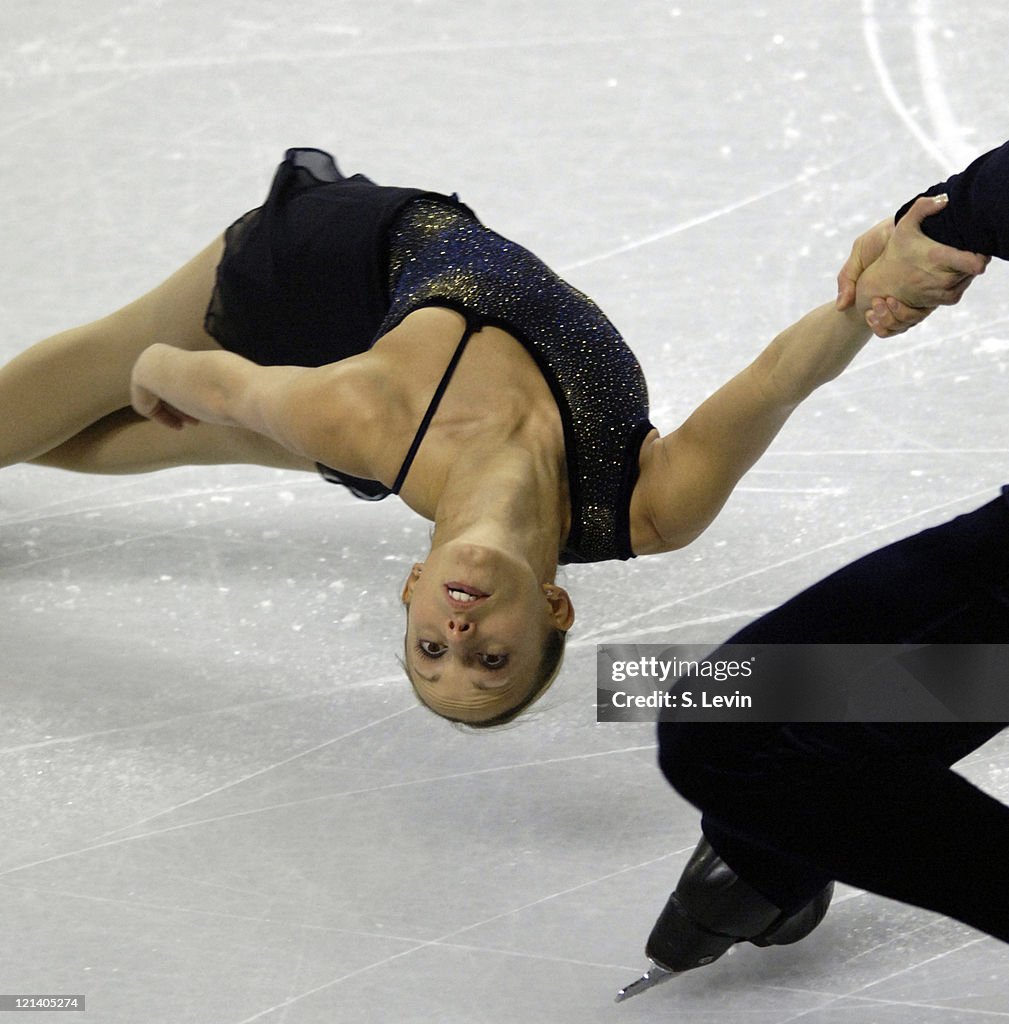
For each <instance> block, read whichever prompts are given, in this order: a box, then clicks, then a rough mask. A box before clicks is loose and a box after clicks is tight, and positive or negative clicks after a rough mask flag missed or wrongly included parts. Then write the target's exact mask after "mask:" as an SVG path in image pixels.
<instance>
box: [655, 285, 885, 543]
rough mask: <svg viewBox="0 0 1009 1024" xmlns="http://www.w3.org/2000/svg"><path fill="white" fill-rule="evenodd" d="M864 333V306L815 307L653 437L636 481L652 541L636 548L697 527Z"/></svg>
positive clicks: (684, 537) (693, 533) (679, 538)
mask: <svg viewBox="0 0 1009 1024" xmlns="http://www.w3.org/2000/svg"><path fill="white" fill-rule="evenodd" d="M870 336H871V332H870V330H869V328H868V327H867V326H866V323H865V320H864V315H863V313H862V312H859V311H858V310H857V309H854V308H852V309H848V310H846V311H843V312H842V311H839V310H838V309H836V308H835V305H834V303H829V304H827V305H824V306H821V307H819V308H818V309H815V310H813V311H812V312H811V313H808V314H807V315H806V316H804V317H803V318H802V319H801V320H799V321H798V322H797V323H795V324H793V325H792V326H791V327H789V328H787V329H786V330H784V331H782V333H781V334H779V335H778V336H777V337H776V338H775V339H774V341H773V342H771V344H770V345H768V347H767V348H766V349H764V351H763V352H762V353H761V354H760V355H759V356H758V357H757V358H756V359H755V360H754V361H753V362H752V363H751V364H750V365H749V366H747V367H746V368H745V369H744V370H743V371H742V372H740V373H739V374H737V375H736V376H735V377H733V378H732V379H731V380H730V381H728V382H727V383H726V384H724V385H723V386H722V387H720V388H719V389H718V390H717V391H716V392H715V393H714V394H713V395H711V397H710V398H708V399H706V400H705V401H704V402H703V403H702V404H701V405H700V406H699V407H698V408H697V409H696V410H694V412H693V413H691V415H690V416H689V417H688V418H687V420H686V421H685V422H684V423H683V424H682V426H680V427H679V428H678V429H677V430H674V431H673V432H672V433H671V434H668V435H666V436H665V437H661V438H658V439H657V440H655V441H654V442H652V445H653V447H652V449H651V450H650V451H649V452H648V453H647V454H646V458H645V460H644V462H643V468H642V477H641V480H640V483H639V486H641V487H642V489H643V490H642V498H643V501H644V505H643V510H644V514H645V515H646V517H647V519H648V520H649V522H650V529H648V530H647V531H646V532H647V533H648V534H650V535H651V536H652V540H651V541H650V542H649V543H648V549H647V550H641V551H639V552H638V553H639V554H646V553H654V552H658V551H671V550H674V549H676V548H680V547H683V546H684V545H686V544H689V543H690V542H691V541H692V540H694V538H696V537H697V536H698V535H699V534H700V533H701V532H703V531H704V529H706V528H707V526H708V525H709V524H710V523H711V521H712V520H713V519H714V518H715V516H716V515H717V514H718V512H719V511H720V510H721V508H722V506H723V505H724V504H725V502H726V500H727V499H728V497H729V495H730V494H731V493H732V490H733V488H734V487H735V486H736V484H737V483H738V482H739V480H740V478H741V477H742V476H743V474H744V473H745V472H746V471H747V470H748V469H749V468H750V467H751V466H752V465H753V464H754V463H755V462H756V461H757V459H758V458H760V456H761V455H762V454H763V453H764V451H765V450H766V449H767V447H768V445H769V444H770V443H771V441H772V440H773V439H774V437H775V436H776V435H777V433H778V431H779V430H781V428H782V426H784V424H785V422H786V420H787V419H788V417H789V416H790V415H791V413H792V411H793V410H794V409H795V408H796V406H798V405H799V403H800V402H802V401H803V399H805V398H806V397H807V396H808V395H809V394H810V393H811V392H812V391H814V390H815V389H816V388H817V387H819V386H820V385H821V384H825V383H826V382H827V381H829V380H832V379H833V378H834V377H836V376H837V375H838V374H839V373H841V371H842V370H843V369H844V368H845V367H846V366H847V365H848V364H849V363H850V362H851V360H852V359H854V357H855V355H856V354H857V353H858V351H859V350H860V349H861V348H862V346H863V345H864V344H865V343H866V341H867V340H868V339H869V337H870Z"/></svg>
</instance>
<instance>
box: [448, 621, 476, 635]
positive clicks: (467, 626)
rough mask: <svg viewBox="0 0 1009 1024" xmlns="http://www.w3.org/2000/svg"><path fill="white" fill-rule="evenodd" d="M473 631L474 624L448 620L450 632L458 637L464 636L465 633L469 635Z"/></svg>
mask: <svg viewBox="0 0 1009 1024" xmlns="http://www.w3.org/2000/svg"><path fill="white" fill-rule="evenodd" d="M472 629H473V624H472V623H471V622H467V621H466V620H465V619H449V620H448V630H449V632H450V633H452V634H454V635H456V636H462V635H463V634H465V633H469V632H471V631H472Z"/></svg>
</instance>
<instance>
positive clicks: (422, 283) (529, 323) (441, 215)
mask: <svg viewBox="0 0 1009 1024" xmlns="http://www.w3.org/2000/svg"><path fill="white" fill-rule="evenodd" d="M389 281H390V298H391V306H390V310H389V315H388V316H387V317H386V319H385V322H384V323H383V324H382V327H381V329H380V331H379V334H384V333H386V332H387V331H389V330H391V329H392V328H393V327H395V326H396V324H398V323H399V322H400V321H401V320H402V319H403V318H404V317H405V316H407V315H408V314H409V313H411V312H413V311H414V310H416V309H419V308H421V307H423V306H448V307H450V308H453V309H456V310H458V311H459V312H460V313H462V314H463V315H464V316H466V317H467V319H468V321H469V323H470V326H471V327H473V328H475V329H479V327H480V326H482V325H491V326H497V327H501V328H502V329H504V330H505V331H507V332H508V333H509V334H511V335H512V336H513V337H515V338H516V339H517V340H518V341H519V342H521V343H522V345H523V346H524V347H525V348H526V350H527V351H528V352H529V353H530V355H532V357H533V359H534V360H535V361H536V363H537V365H538V366H539V368H540V370H541V372H542V373H543V376H544V378H545V379H546V381H547V383H548V384H549V386H550V389H551V391H552V393H553V396H554V399H555V400H556V402H557V406H558V409H559V410H560V414H561V420H562V422H563V424H564V435H565V447H566V454H567V467H568V481H569V487H570V491H571V513H572V516H571V522H572V526H571V533H570V535H569V536H568V540H567V543H566V545H565V547H564V550H563V551H562V552H561V557H560V560H561V561H562V562H597V561H605V560H608V559H626V558H631V557H633V552H632V551H631V545H630V519H629V515H630V500H631V493H632V491H633V489H634V484H635V482H636V480H637V469H638V456H639V452H640V448H641V442H642V441H643V440H644V437H645V435H646V434H647V433H648V432H649V431H650V430H651V429H652V425H651V423H650V422H649V420H648V389H647V386H646V384H645V378H644V375H643V373H642V372H641V367H640V365H639V364H638V361H637V359H636V358H635V357H634V354H633V353H632V352H631V350H630V349H629V348H628V347H627V345H626V343H625V342H624V341H623V339H622V338H621V336H620V334H619V333H618V332H617V330H616V328H615V327H614V326H613V325H612V324H611V323H610V322H609V320H607V318H606V317H605V316H604V314H603V313H602V311H601V310H600V309H599V308H598V306H596V304H595V303H594V302H593V301H592V300H591V299H589V298H588V297H587V296H586V295H584V294H582V293H581V292H580V291H578V290H577V289H576V288H573V287H572V286H571V285H569V284H567V283H566V282H565V281H563V280H562V279H561V278H560V277H558V276H557V275H556V274H555V273H554V272H553V271H552V270H550V268H549V267H547V266H546V265H545V264H544V263H543V262H542V261H541V260H539V259H538V258H537V257H536V256H534V255H533V254H532V253H530V252H529V251H528V250H526V249H523V248H522V247H521V246H519V245H516V244H515V243H514V242H510V241H509V240H508V239H506V238H502V237H501V236H500V235H498V234H496V233H495V232H493V231H490V230H489V229H488V228H486V227H484V226H483V225H482V224H481V223H480V222H479V221H478V220H476V219H475V218H474V217H472V216H470V215H468V213H467V212H466V211H465V210H464V209H460V208H458V207H455V206H451V205H449V204H448V203H444V202H440V201H436V200H433V199H419V200H415V201H413V202H411V203H410V204H409V205H408V206H407V207H406V208H405V209H404V210H403V211H402V212H401V213H400V215H399V217H398V218H397V220H396V222H395V223H394V225H393V228H392V233H391V238H390V245H389Z"/></svg>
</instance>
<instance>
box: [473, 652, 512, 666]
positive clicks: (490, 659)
mask: <svg viewBox="0 0 1009 1024" xmlns="http://www.w3.org/2000/svg"><path fill="white" fill-rule="evenodd" d="M480 664H481V665H483V667H484V668H504V667H505V665H507V664H508V655H507V654H481V655H480Z"/></svg>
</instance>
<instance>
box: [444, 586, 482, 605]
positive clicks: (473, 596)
mask: <svg viewBox="0 0 1009 1024" xmlns="http://www.w3.org/2000/svg"><path fill="white" fill-rule="evenodd" d="M445 595H446V597H447V598H448V600H449V604H451V605H452V607H453V608H459V609H463V608H475V607H476V606H477V605H478V604H480V603H481V602H483V601H486V600H487V598H488V597H490V594H486V593H484V592H483V591H482V590H478V589H477V588H476V587H471V586H470V585H469V584H468V583H458V582H456V581H455V580H452V581H451V582H449V583H446V584H445Z"/></svg>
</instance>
